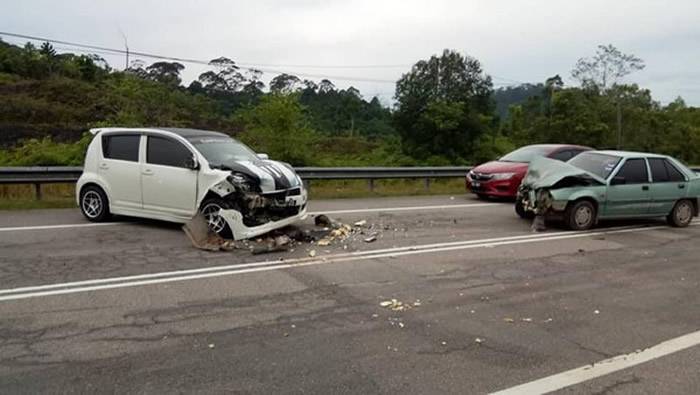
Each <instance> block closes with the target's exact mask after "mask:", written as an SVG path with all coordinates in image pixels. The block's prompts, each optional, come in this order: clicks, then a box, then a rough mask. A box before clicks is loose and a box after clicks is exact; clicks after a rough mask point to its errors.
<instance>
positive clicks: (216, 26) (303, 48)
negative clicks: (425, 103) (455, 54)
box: [0, 0, 700, 105]
mask: <svg viewBox="0 0 700 395" xmlns="http://www.w3.org/2000/svg"><path fill="white" fill-rule="evenodd" d="M3 9H4V10H3V13H2V14H1V15H0V24H1V25H2V26H3V29H4V30H9V31H15V32H19V33H26V34H33V35H43V36H47V37H55V38H60V39H65V40H71V41H78V42H86V43H92V44H97V45H105V46H112V47H122V46H123V43H122V38H121V35H120V33H119V30H120V29H121V30H123V31H124V32H125V33H126V34H127V36H128V39H129V45H130V47H131V48H132V49H134V50H140V51H144V52H154V53H162V54H167V55H175V56H183V57H189V58H198V59H212V58H215V57H218V56H227V57H230V58H232V59H234V60H236V61H238V62H247V63H264V64H273V65H381V64H391V65H395V64H399V65H410V64H412V63H414V62H415V61H417V60H419V59H424V58H427V57H429V56H430V55H432V54H435V53H439V52H440V51H441V50H442V49H443V48H452V49H456V50H459V51H462V52H464V53H467V54H470V55H472V56H474V57H476V58H478V59H479V60H481V62H482V63H483V65H484V68H485V70H486V71H487V72H488V73H490V74H494V75H496V76H499V77H502V78H505V79H508V80H517V81H532V82H540V81H542V80H544V79H545V78H547V77H549V76H552V75H554V74H560V75H562V76H564V77H567V78H568V76H569V72H570V69H571V67H572V66H573V64H574V63H575V62H576V60H577V59H578V58H580V57H584V56H590V55H592V54H593V53H594V52H595V49H596V46H597V45H598V44H607V43H611V44H613V45H615V46H617V47H618V48H619V49H620V50H622V51H623V52H629V53H633V54H635V55H637V56H639V57H641V58H643V59H644V60H645V61H646V63H647V68H646V69H645V70H644V71H642V72H640V73H637V74H635V75H633V76H632V77H631V80H633V81H636V82H638V83H640V84H641V85H643V86H644V87H647V88H649V89H651V90H652V92H653V94H654V96H655V98H656V99H658V100H661V101H663V102H667V101H670V100H673V98H675V97H676V96H678V95H679V94H680V95H682V96H683V97H684V98H685V99H686V101H687V102H688V103H689V104H694V105H700V93H699V92H698V90H697V87H698V83H699V82H698V78H697V75H696V74H693V72H694V70H695V68H696V66H697V64H698V63H699V61H700V53H699V52H698V51H697V43H698V38H700V23H699V22H700V2H697V1H691V0H677V1H673V2H660V1H653V0H640V1H624V0H623V1H615V2H610V1H602V0H592V1H585V2H562V1H555V0H547V1H545V0H529V1H527V0H499V1H493V0H491V1H481V0H479V1H457V0H454V1H448V0H433V1H415V0H407V1H398V0H381V1H379V0H327V1H319V0H288V1H281V0H280V1H273V0H258V1H246V2H243V1H226V0H211V1H189V0H180V1H178V0H171V1H167V2H166V1H148V0H143V1H136V0H123V1H120V2H109V3H107V2H95V1H93V0H63V1H60V2H56V1H48V0H25V1H21V2H9V3H8V4H4V5H3ZM109 60H110V62H111V63H112V64H114V65H115V66H117V65H121V64H122V63H123V59H119V58H114V57H111V58H110V59H109ZM276 69H280V70H283V71H291V72H298V73H302V72H303V73H307V74H315V75H329V76H332V75H342V76H348V77H352V78H358V79H375V80H377V79H378V80H392V81H393V80H396V79H398V78H399V77H400V76H401V73H403V72H405V71H407V70H408V67H404V68H365V69H337V68H328V69H324V68H309V67H304V68H296V67H276ZM202 71H203V68H202V67H195V66H191V65H187V70H186V72H185V75H184V76H185V79H192V78H196V76H197V75H198V74H199V73H201V72H202ZM271 77H272V75H268V78H271ZM501 81H506V80H501ZM569 82H572V81H569ZM337 85H338V86H341V87H347V86H349V85H354V86H356V87H358V88H359V89H361V91H362V92H363V93H364V94H365V95H371V94H373V93H381V94H382V96H383V97H390V95H391V92H392V91H393V84H391V83H377V82H366V81H365V82H363V81H337Z"/></svg>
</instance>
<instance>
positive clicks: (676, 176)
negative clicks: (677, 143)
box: [647, 158, 688, 215]
mask: <svg viewBox="0 0 700 395" xmlns="http://www.w3.org/2000/svg"><path fill="white" fill-rule="evenodd" d="M647 160H648V161H649V168H650V169H651V179H652V184H651V202H650V204H649V213H650V214H659V215H666V214H668V213H670V212H671V209H672V208H673V205H674V204H675V203H676V202H677V201H678V199H680V198H682V197H685V196H687V195H688V180H687V179H686V177H685V176H684V175H683V173H681V172H680V171H679V170H678V169H677V168H676V167H675V166H674V165H673V164H672V163H671V162H670V161H669V160H668V159H665V158H648V159H647Z"/></svg>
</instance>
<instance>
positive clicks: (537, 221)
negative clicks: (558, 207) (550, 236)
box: [530, 215, 547, 232]
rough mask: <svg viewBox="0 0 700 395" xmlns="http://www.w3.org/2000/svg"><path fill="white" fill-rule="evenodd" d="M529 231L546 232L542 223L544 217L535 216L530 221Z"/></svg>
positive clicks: (545, 227)
mask: <svg viewBox="0 0 700 395" xmlns="http://www.w3.org/2000/svg"><path fill="white" fill-rule="evenodd" d="M530 229H531V230H532V231H533V232H544V231H546V230H547V226H546V225H545V223H544V215H536V216H535V218H534V219H533V220H532V226H530Z"/></svg>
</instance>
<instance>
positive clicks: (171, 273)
mask: <svg viewBox="0 0 700 395" xmlns="http://www.w3.org/2000/svg"><path fill="white" fill-rule="evenodd" d="M638 228H639V227H626V228H616V229H638ZM583 233H587V232H579V233H576V234H583ZM571 234H572V233H571V232H566V231H565V232H554V233H547V234H541V233H540V234H537V233H533V234H526V235H515V236H505V237H495V238H488V239H477V240H463V241H453V242H446V243H433V244H422V245H411V246H405V247H392V248H382V249H376V250H365V251H354V252H347V253H341V254H334V255H326V256H325V258H345V257H353V256H363V255H369V254H372V255H375V254H385V253H399V252H404V251H418V250H424V249H434V248H438V247H452V246H458V245H470V244H485V245H493V244H492V243H495V242H501V241H509V240H520V239H540V238H542V237H555V236H559V235H571ZM319 259H320V258H294V259H288V260H285V261H284V262H280V261H261V262H251V263H236V264H232V265H223V266H211V267H205V268H199V269H183V270H175V271H169V272H160V273H149V274H139V275H133V276H124V277H112V278H104V279H95V280H84V281H75V282H68V283H61V284H49V285H38V286H30V287H21V288H12V289H3V290H0V295H3V294H9V293H18V292H29V291H41V290H46V289H55V288H66V287H75V286H85V285H96V284H104V283H110V282H121V281H133V280H144V279H149V278H158V277H169V276H181V275H189V274H195V273H205V272H214V271H225V270H230V269H244V268H249V267H258V266H271V265H277V264H280V263H289V264H297V263H304V262H307V261H317V260H319Z"/></svg>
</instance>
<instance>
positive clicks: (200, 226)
mask: <svg viewBox="0 0 700 395" xmlns="http://www.w3.org/2000/svg"><path fill="white" fill-rule="evenodd" d="M182 230H183V231H184V232H185V234H186V235H187V237H188V238H189V239H190V241H191V242H192V245H193V246H195V247H196V248H199V249H200V250H205V251H231V250H233V249H235V248H237V247H236V242H235V241H233V240H226V239H224V238H222V237H221V236H219V235H217V234H216V233H214V232H212V231H210V230H209V225H208V224H207V220H206V219H205V218H204V215H202V214H201V213H197V215H195V216H194V217H192V218H191V219H190V220H189V221H187V222H186V223H185V224H184V225H183V226H182Z"/></svg>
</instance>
